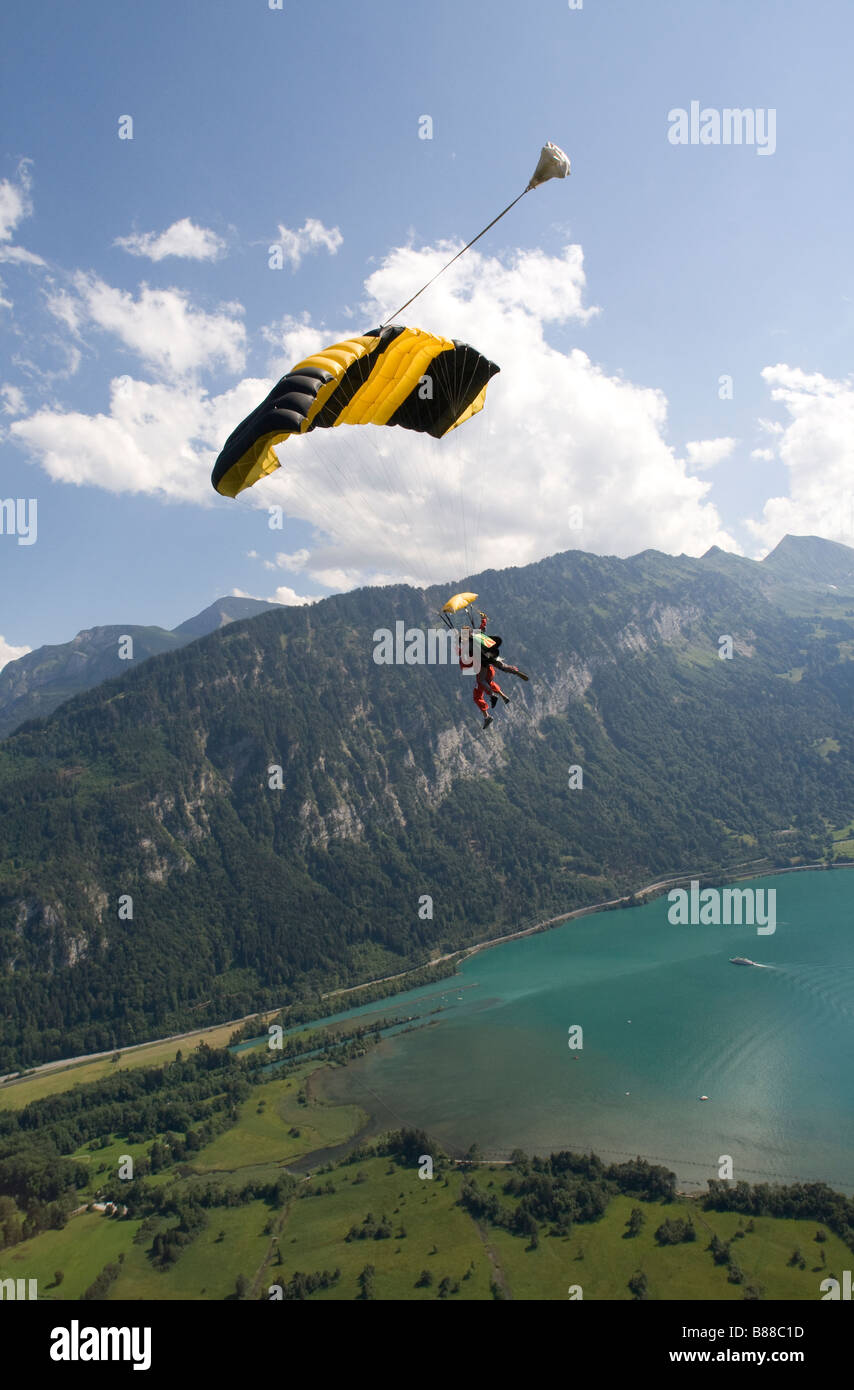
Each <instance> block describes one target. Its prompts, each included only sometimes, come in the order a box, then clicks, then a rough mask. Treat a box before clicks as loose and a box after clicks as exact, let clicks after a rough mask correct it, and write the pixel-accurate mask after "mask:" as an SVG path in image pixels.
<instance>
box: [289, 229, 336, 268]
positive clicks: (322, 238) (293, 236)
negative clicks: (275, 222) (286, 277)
mask: <svg viewBox="0 0 854 1390" xmlns="http://www.w3.org/2000/svg"><path fill="white" fill-rule="evenodd" d="M343 241H344V238H343V236H342V235H341V233H340V231H339V230H338V228H337V227H324V225H323V223H322V222H319V221H318V219H317V218H316V217H307V218H306V220H305V222H303V224H302V226H301V227H300V228H299V230H298V231H291V230H290V228H289V227H284V226H283V225H282V223H281V222H280V223H279V233H278V245H279V246H281V248H282V255H283V256H284V258H285V260H286V261H290V263H291V268H292V269H293V270H298V269H299V267H300V264H301V262H302V258H303V256H309V255H312V254H313V253H314V252H315V251H328V252H329V254H330V256H334V255H335V254H336V253H337V251H338V248H339V246H341V245H342V243H343Z"/></svg>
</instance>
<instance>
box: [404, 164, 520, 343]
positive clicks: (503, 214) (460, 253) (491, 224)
mask: <svg viewBox="0 0 854 1390" xmlns="http://www.w3.org/2000/svg"><path fill="white" fill-rule="evenodd" d="M534 187H535V184H534V183H533V182H532V183H529V184H528V187H527V188H523V189H522V192H521V193H520V194H519V196H518V197H517V198H514V199H513V201H512V203H508V204H507V206H506V208H505V209H504V211H503V212H499V214H498V216H497V217H493V219H492V221H491V222H489V223H487V225H486V226H485V227H484V229H483V231H482V232H478V234H477V236H475V237H472V239H471V241H470V242H468V243H467V244H466V245H465V246H464V247H463V249H462V251H458V252H457V254H456V255H455V256H452V257H451V259H450V260H449V261H448V263H447V265H443V266H442V269H441V270H437V271H436V274H435V275H433V276H431V278H430V279H429V280H428V281H427V283H426V284H425V285H422V286H421V289H420V290H416V292H415V294H414V295H412V297H411V298H410V299H407V301H406V303H405V304H401V306H400V308H399V309H395V311H394V313H393V314H389V316H388V318H387V319H384V320H383V322H382V323H381V324H380V328H385V327H387V325H388V324H390V323H391V322H392V320H393V319H396V318H397V317H398V315H399V314H402V313H403V311H404V309H408V308H409V306H410V304H414V303H415V301H416V299H418V297H419V295H422V294H423V293H424V291H425V290H428V289H429V288H430V286H431V285H432V284H433V281H434V280H438V278H439V276H440V275H444V273H445V271H446V270H450V268H451V266H452V265H453V264H454V261H458V260H459V259H460V256H464V255H465V253H466V251H470V250H471V248H472V247H473V246H474V244H475V242H476V241H480V239H481V237H482V236H486V234H487V232H488V231H490V230H491V229H492V228H493V227H494V226H495V224H496V222H500V221H501V219H502V217H506V216H507V214H508V212H509V211H510V209H511V208H515V206H516V204H517V203H518V202H520V201H521V199H522V198H524V196H525V194H526V193H530V191H531V189H532V188H534Z"/></svg>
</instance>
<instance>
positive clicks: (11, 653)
mask: <svg viewBox="0 0 854 1390" xmlns="http://www.w3.org/2000/svg"><path fill="white" fill-rule="evenodd" d="M30 651H32V647H13V646H11V645H10V643H8V642H7V641H6V638H5V637H0V671H2V670H3V667H4V666H8V664H9V662H10V661H17V660H18V657H19V656H26V655H27V652H30Z"/></svg>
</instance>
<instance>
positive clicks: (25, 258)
mask: <svg viewBox="0 0 854 1390" xmlns="http://www.w3.org/2000/svg"><path fill="white" fill-rule="evenodd" d="M30 182H31V181H30V165H29V160H26V159H22V160H21V162H20V164H19V165H18V169H17V178H16V179H15V180H14V181H13V180H12V179H2V180H0V261H8V262H12V263H13V264H16V265H44V261H43V260H42V258H41V256H36V255H35V254H34V253H33V252H32V251H25V250H24V248H23V246H13V245H12V237H13V235H14V233H15V231H16V229H17V226H18V223H19V222H23V221H24V219H25V218H27V217H32V214H33V204H32V199H31V198H30Z"/></svg>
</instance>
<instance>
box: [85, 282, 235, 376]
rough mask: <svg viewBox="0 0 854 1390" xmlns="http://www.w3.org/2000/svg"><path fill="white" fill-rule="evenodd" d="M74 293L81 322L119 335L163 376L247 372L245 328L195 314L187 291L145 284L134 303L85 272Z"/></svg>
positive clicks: (199, 311) (214, 316) (220, 318)
mask: <svg viewBox="0 0 854 1390" xmlns="http://www.w3.org/2000/svg"><path fill="white" fill-rule="evenodd" d="M74 287H75V290H76V292H77V296H78V300H77V308H78V313H79V318H80V320H81V321H86V322H88V323H90V324H93V325H94V326H96V327H97V328H101V329H103V330H104V331H105V332H108V333H113V334H115V336H116V337H117V338H118V339H119V340H120V341H121V342H122V343H123V344H124V345H125V347H127V348H130V349H131V350H132V351H133V352H135V353H137V355H138V356H139V357H140V358H141V359H142V361H143V362H145V363H146V364H147V365H148V366H149V367H152V368H153V369H154V370H155V371H157V372H159V373H160V374H161V375H168V376H170V377H171V376H174V375H185V374H188V373H191V372H197V371H199V370H201V369H202V368H207V367H211V366H213V365H214V363H223V364H224V365H225V366H226V367H227V368H228V369H229V370H230V371H235V372H236V371H239V370H240V369H241V368H242V366H243V363H244V360H245V354H246V329H245V327H244V325H243V323H242V322H241V321H240V320H239V319H238V318H236V317H234V316H233V315H230V314H223V313H217V314H207V313H205V312H204V310H202V309H194V308H193V307H192V305H191V304H190V303H189V296H188V295H187V294H186V292H185V291H183V290H177V289H170V290H159V289H151V288H149V286H148V285H145V284H143V285H142V286H141V287H140V291H139V296H138V298H137V299H134V297H133V295H131V294H129V293H127V291H125V290H118V289H114V288H113V286H112V285H108V284H106V283H105V282H104V281H103V280H101V279H99V277H98V276H97V275H91V274H85V273H84V272H82V271H80V272H78V273H77V274H76V275H75V276H74ZM232 307H235V306H232ZM63 308H64V309H65V308H66V306H65V303H64V301H63Z"/></svg>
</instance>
